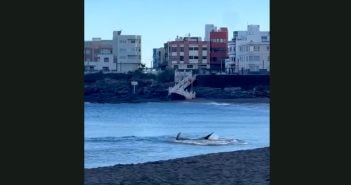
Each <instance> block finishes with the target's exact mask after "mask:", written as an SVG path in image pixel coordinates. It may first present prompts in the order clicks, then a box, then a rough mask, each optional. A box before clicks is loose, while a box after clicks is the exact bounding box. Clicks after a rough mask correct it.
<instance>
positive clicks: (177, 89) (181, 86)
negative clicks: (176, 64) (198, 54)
mask: <svg viewBox="0 0 351 185" xmlns="http://www.w3.org/2000/svg"><path fill="white" fill-rule="evenodd" d="M195 80H196V75H194V76H192V75H188V76H186V77H184V78H183V79H182V80H180V81H179V82H178V83H176V84H175V85H174V86H173V87H169V88H168V95H171V94H172V93H176V94H179V95H182V96H184V97H185V99H188V100H189V99H194V98H195V97H196V93H195V92H194V91H186V90H185V89H186V88H187V87H188V86H189V85H191V84H192V83H193V82H194V81H195Z"/></svg>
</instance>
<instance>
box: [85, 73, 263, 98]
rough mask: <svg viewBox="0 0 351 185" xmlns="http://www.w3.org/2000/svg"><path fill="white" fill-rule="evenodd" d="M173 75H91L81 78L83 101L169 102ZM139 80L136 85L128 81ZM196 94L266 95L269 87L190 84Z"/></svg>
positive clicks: (198, 95) (244, 96) (221, 96)
mask: <svg viewBox="0 0 351 185" xmlns="http://www.w3.org/2000/svg"><path fill="white" fill-rule="evenodd" d="M172 75H173V74H166V75H163V76H162V75H160V76H161V77H158V76H155V75H147V74H141V73H134V74H92V75H86V76H85V79H84V101H85V102H91V103H139V102H155V101H156V102H159V101H171V99H170V98H169V96H168V88H169V87H171V86H173V85H174V82H173V81H174V78H172ZM132 80H136V81H138V85H137V86H136V88H135V94H134V92H133V87H132V85H131V84H130V82H131V81H132ZM193 90H194V91H195V92H196V97H197V98H200V99H252V100H254V99H257V98H269V87H268V86H256V87H252V88H242V87H224V88H214V87H204V86H199V85H197V84H196V83H195V84H194V86H193Z"/></svg>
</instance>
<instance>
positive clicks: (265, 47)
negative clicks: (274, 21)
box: [228, 25, 270, 74]
mask: <svg viewBox="0 0 351 185" xmlns="http://www.w3.org/2000/svg"><path fill="white" fill-rule="evenodd" d="M228 49H229V62H230V63H232V65H231V66H234V67H232V69H233V70H234V71H235V72H236V73H241V74H246V73H266V72H269V71H270V35H269V32H268V31H260V29H259V25H248V27H247V31H234V32H233V39H232V40H231V41H230V42H229V44H228Z"/></svg>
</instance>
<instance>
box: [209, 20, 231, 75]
mask: <svg viewBox="0 0 351 185" xmlns="http://www.w3.org/2000/svg"><path fill="white" fill-rule="evenodd" d="M227 58H228V29H227V28H225V27H221V28H220V29H218V30H217V31H212V32H210V65H211V71H214V72H224V71H225V60H226V59H227Z"/></svg>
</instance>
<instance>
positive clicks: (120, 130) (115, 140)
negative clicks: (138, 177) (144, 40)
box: [84, 100, 270, 168]
mask: <svg viewBox="0 0 351 185" xmlns="http://www.w3.org/2000/svg"><path fill="white" fill-rule="evenodd" d="M84 108H85V110H84V167H85V168H95V167H102V166H112V165H116V164H131V163H134V164H135V163H143V162H149V161H158V160H167V159H174V158H179V157H188V156H194V155H200V154H208V153H216V152H225V151H236V150H244V149H253V148H261V147H267V146H269V145H270V143H269V103H223V102H216V101H209V100H208V101H172V102H150V103H121V104H96V103H85V104H84ZM179 132H181V133H182V134H181V136H182V137H187V138H200V137H203V136H206V135H208V134H210V133H212V132H214V134H213V136H215V137H216V138H217V139H220V140H221V141H227V140H230V141H233V140H234V141H240V142H229V143H228V142H220V143H215V144H214V143H205V144H204V143H182V142H181V143H179V142H175V137H176V135H177V133H179Z"/></svg>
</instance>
